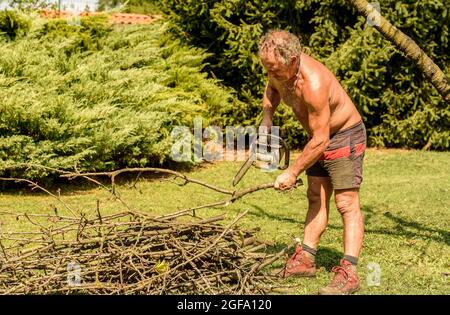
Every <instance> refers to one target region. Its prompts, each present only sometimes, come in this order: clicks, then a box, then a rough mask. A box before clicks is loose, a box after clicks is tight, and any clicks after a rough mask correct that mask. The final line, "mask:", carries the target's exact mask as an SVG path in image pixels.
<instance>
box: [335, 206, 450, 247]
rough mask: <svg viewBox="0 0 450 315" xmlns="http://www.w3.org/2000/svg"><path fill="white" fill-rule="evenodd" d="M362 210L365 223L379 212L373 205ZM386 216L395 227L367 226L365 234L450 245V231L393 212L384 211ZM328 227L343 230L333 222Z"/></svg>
mask: <svg viewBox="0 0 450 315" xmlns="http://www.w3.org/2000/svg"><path fill="white" fill-rule="evenodd" d="M361 210H362V212H363V213H364V217H365V224H366V226H367V225H368V224H367V223H368V222H369V220H370V218H372V217H373V216H376V215H377V213H376V212H375V211H374V210H373V207H371V206H363V207H362V209H361ZM382 215H383V216H384V217H385V218H387V219H389V220H391V221H393V222H395V223H396V226H395V227H393V228H383V227H380V228H375V229H373V228H366V229H365V230H364V233H365V234H382V235H390V236H404V237H407V238H413V237H417V238H421V239H423V240H433V241H435V242H439V243H444V244H446V245H448V246H450V232H449V231H445V230H441V229H436V228H433V227H429V226H427V225H425V224H422V223H420V222H417V221H414V220H410V219H405V218H402V217H400V216H396V215H394V214H392V213H391V212H384V213H383V214H382ZM328 228H330V229H334V230H342V226H337V225H333V224H329V225H328Z"/></svg>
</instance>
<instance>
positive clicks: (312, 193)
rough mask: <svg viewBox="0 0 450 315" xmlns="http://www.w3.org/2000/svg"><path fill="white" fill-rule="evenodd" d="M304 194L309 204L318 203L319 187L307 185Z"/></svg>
mask: <svg viewBox="0 0 450 315" xmlns="http://www.w3.org/2000/svg"><path fill="white" fill-rule="evenodd" d="M306 196H307V197H308V201H309V203H310V204H317V203H320V198H321V197H320V187H311V186H309V187H308V190H307V192H306Z"/></svg>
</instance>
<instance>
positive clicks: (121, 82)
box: [0, 17, 239, 178]
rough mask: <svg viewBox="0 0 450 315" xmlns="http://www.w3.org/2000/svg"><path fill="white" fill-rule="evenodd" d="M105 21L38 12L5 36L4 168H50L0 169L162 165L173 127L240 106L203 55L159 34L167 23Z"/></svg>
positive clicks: (1, 62) (0, 59) (0, 78)
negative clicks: (209, 73) (25, 28)
mask: <svg viewBox="0 0 450 315" xmlns="http://www.w3.org/2000/svg"><path fill="white" fill-rule="evenodd" d="M105 21H106V19H105V18H102V17H100V18H82V19H81V25H80V26H77V25H69V24H67V21H66V20H64V19H61V20H51V21H42V20H38V21H35V25H34V26H33V29H32V30H31V31H30V32H29V33H28V35H26V36H25V37H22V38H20V39H16V40H15V41H11V40H7V39H5V38H3V42H2V43H1V44H0V173H2V174H3V175H10V176H27V177H29V178H36V177H42V176H46V175H47V173H46V172H44V171H42V170H30V171H28V172H27V173H26V174H22V173H20V172H21V171H20V170H16V171H5V168H6V167H7V166H10V165H13V164H17V163H37V164H43V165H46V166H48V167H53V168H58V169H70V170H73V169H74V168H75V167H76V168H77V169H78V170H80V171H88V170H89V171H101V170H112V169H117V168H120V167H126V166H128V167H133V166H148V165H161V164H162V163H165V162H167V161H169V154H170V150H171V146H172V142H173V140H172V138H171V137H170V133H171V130H172V128H173V126H176V125H182V126H192V124H193V119H194V117H195V116H197V115H203V116H207V113H208V111H209V110H213V109H214V111H215V112H218V111H220V110H225V109H226V108H233V107H234V106H238V105H239V103H238V102H237V101H236V100H235V97H234V96H233V94H231V93H230V91H229V90H227V89H224V88H220V87H218V85H217V84H216V81H215V80H212V79H207V78H206V74H205V73H203V72H202V67H203V63H204V59H205V58H206V57H207V56H208V55H207V54H206V53H205V52H204V51H203V50H201V49H198V48H187V47H185V46H183V45H180V43H179V42H178V41H177V40H173V38H172V37H170V36H167V35H165V33H167V32H166V31H165V29H166V26H165V24H162V23H156V24H153V25H148V26H142V25H140V26H125V27H124V26H116V27H112V26H108V25H107V24H106V23H105ZM0 40H1V38H0ZM215 108H218V109H215ZM211 122H215V121H214V119H211ZM2 169H3V171H1V170H2ZM19 173H20V174H19Z"/></svg>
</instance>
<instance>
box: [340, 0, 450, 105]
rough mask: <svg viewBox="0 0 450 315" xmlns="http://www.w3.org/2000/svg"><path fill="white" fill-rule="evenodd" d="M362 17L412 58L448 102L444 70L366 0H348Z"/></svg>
mask: <svg viewBox="0 0 450 315" xmlns="http://www.w3.org/2000/svg"><path fill="white" fill-rule="evenodd" d="M348 2H349V3H350V4H351V5H352V6H353V7H354V8H355V9H356V10H357V11H358V12H359V13H360V14H362V15H363V16H364V17H366V18H369V19H371V20H372V21H373V23H372V24H373V26H374V27H375V28H376V29H377V30H378V31H379V32H380V33H381V34H383V36H384V37H386V39H388V40H389V41H390V42H392V43H393V44H394V45H395V46H397V48H398V49H400V50H401V51H402V52H403V53H405V55H406V56H407V57H408V58H410V59H412V60H413V61H414V62H415V63H416V65H417V66H418V67H419V69H420V70H421V71H422V73H423V74H424V75H425V77H427V79H428V80H429V81H430V82H431V84H433V86H434V87H435V88H436V90H437V91H438V92H439V94H441V95H442V97H443V98H444V100H445V101H446V102H447V103H449V104H450V85H449V82H448V79H447V77H446V76H445V74H444V72H443V71H442V70H441V69H440V68H439V67H438V66H437V65H436V64H435V63H434V62H433V60H431V58H430V57H428V56H427V54H426V53H425V52H424V51H423V50H422V49H421V48H420V47H419V46H418V45H417V44H416V43H415V42H414V41H413V40H412V39H411V38H410V37H409V36H408V35H406V34H404V33H403V32H402V31H400V30H399V29H398V28H396V27H395V26H393V25H392V24H391V23H390V22H389V21H388V20H386V19H385V18H384V17H383V16H382V15H381V14H380V13H379V12H378V11H377V10H376V9H375V8H374V7H373V6H372V5H370V4H369V3H368V2H367V1H366V0H348Z"/></svg>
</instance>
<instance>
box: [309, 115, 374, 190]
mask: <svg viewBox="0 0 450 315" xmlns="http://www.w3.org/2000/svg"><path fill="white" fill-rule="evenodd" d="M366 143H367V136H366V128H365V126H364V123H363V122H362V121H361V122H359V123H357V124H356V125H354V126H352V127H349V128H347V129H344V130H340V131H338V132H337V133H335V134H333V135H331V137H330V144H329V145H328V147H327V148H326V149H325V152H324V153H323V155H322V156H321V157H320V158H319V160H318V161H317V162H316V163H314V164H313V165H312V166H311V167H310V168H308V169H307V170H306V175H308V176H319V177H330V179H331V183H332V185H333V189H351V188H359V187H360V186H361V182H362V179H363V178H362V170H363V160H364V153H365V150H366Z"/></svg>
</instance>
